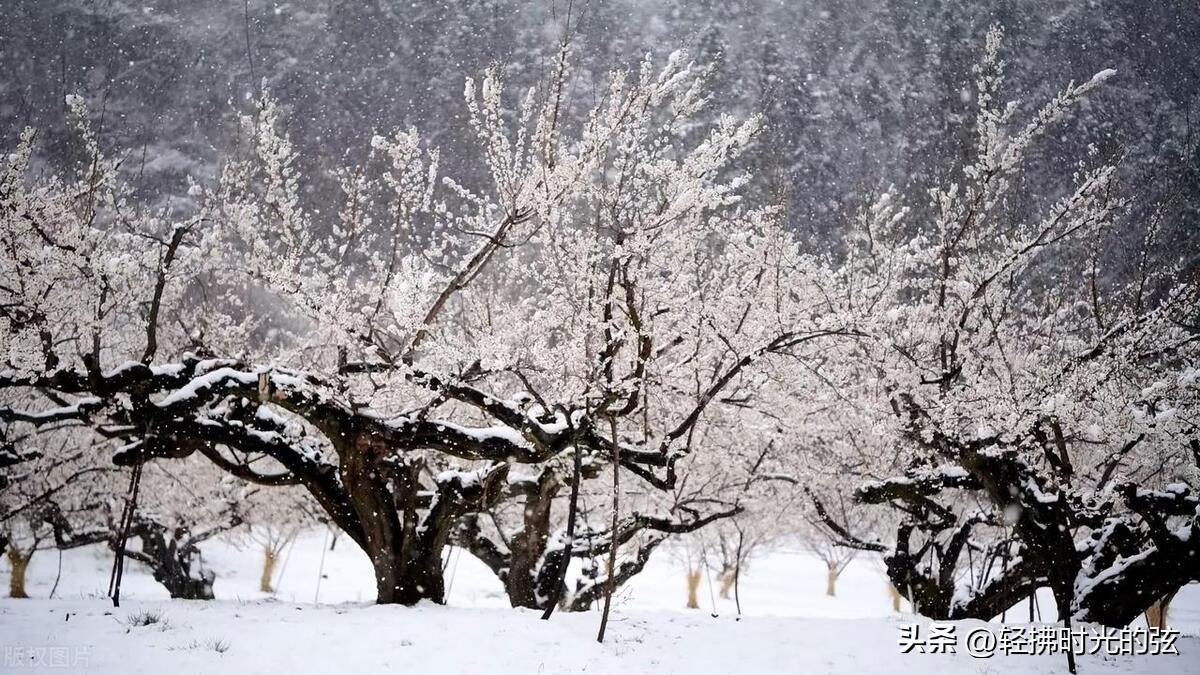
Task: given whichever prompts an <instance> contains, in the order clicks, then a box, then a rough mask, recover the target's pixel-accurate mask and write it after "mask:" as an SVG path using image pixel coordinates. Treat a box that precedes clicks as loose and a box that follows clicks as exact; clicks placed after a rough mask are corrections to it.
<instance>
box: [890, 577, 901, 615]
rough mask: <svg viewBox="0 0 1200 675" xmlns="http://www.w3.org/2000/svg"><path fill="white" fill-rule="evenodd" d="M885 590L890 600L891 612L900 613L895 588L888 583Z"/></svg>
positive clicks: (898, 597) (898, 599) (898, 593)
mask: <svg viewBox="0 0 1200 675" xmlns="http://www.w3.org/2000/svg"><path fill="white" fill-rule="evenodd" d="M887 590H888V597H889V598H891V600H892V611H893V612H897V613H898V612H899V611H900V591H898V590H896V586H895V585H894V584H892V582H890V581H889V582H888V585H887Z"/></svg>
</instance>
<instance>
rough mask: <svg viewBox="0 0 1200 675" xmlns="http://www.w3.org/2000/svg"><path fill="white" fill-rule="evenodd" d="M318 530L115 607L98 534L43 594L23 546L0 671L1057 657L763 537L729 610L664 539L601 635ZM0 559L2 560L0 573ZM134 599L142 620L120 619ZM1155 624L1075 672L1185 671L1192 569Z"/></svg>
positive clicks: (859, 671)
mask: <svg viewBox="0 0 1200 675" xmlns="http://www.w3.org/2000/svg"><path fill="white" fill-rule="evenodd" d="M325 536H326V535H324V534H323V533H321V532H316V533H311V534H309V535H307V536H304V537H301V538H300V539H299V540H298V541H297V542H296V543H295V545H294V546H293V547H292V548H291V549H290V550H289V551H287V552H285V554H284V558H283V560H282V561H281V562H280V566H279V568H278V569H277V580H276V586H277V589H278V592H277V593H276V595H275V596H273V597H272V596H268V595H266V594H263V593H259V592H258V591H257V585H258V578H259V573H260V561H261V558H260V556H261V553H260V552H259V550H258V549H257V548H256V547H254V546H253V545H252V544H248V543H246V544H243V545H242V546H241V547H240V548H239V547H236V546H234V545H232V544H230V543H227V542H211V543H210V544H208V545H207V547H206V551H207V553H206V562H207V563H208V564H209V565H210V566H211V567H212V568H213V569H214V570H216V571H217V573H218V577H217V583H216V586H215V589H216V593H217V597H218V600H216V601H213V602H194V601H192V602H189V601H178V600H169V599H167V597H166V593H165V591H164V590H163V589H162V587H161V586H159V585H158V584H157V583H155V582H154V580H153V579H152V578H151V577H150V576H149V574H148V573H147V572H146V570H144V569H143V568H141V567H140V566H139V565H138V564H137V563H132V562H131V563H129V566H128V568H127V570H126V575H125V583H124V586H123V590H122V595H123V602H122V603H121V607H120V608H119V609H114V608H113V607H112V606H111V603H110V602H109V601H108V600H107V599H105V598H104V597H103V595H104V591H105V589H106V588H107V584H108V572H109V567H110V565H111V563H112V559H111V555H110V554H108V553H107V552H106V551H104V550H103V549H100V548H91V549H83V550H79V551H72V552H68V553H66V554H65V555H64V556H63V558H62V571H61V577H60V580H59V585H58V589H57V591H56V594H55V599H52V600H50V599H46V598H47V596H48V595H49V592H50V589H51V587H52V585H53V583H54V580H55V576H56V574H57V572H58V554H57V552H55V551H43V552H39V553H38V554H37V555H35V556H34V559H33V563H32V565H31V567H30V570H29V580H28V581H29V582H28V590H29V593H30V595H32V596H34V599H31V600H10V599H7V598H5V599H3V600H0V648H2V649H3V653H0V672H95V673H122V674H124V673H155V674H157V673H211V672H229V673H243V672H246V673H272V674H278V673H286V674H288V675H298V674H301V673H342V672H347V673H374V672H400V673H578V672H588V673H613V672H619V673H622V675H629V674H633V673H688V674H703V673H758V672H764V673H844V672H852V673H855V675H868V674H870V673H922V674H926V673H928V674H932V675H936V674H940V673H1064V672H1066V665H1065V659H1064V657H1063V656H1062V655H1061V654H1058V655H1044V656H1023V655H1011V656H995V657H993V658H990V659H975V658H972V657H970V656H969V655H967V654H966V653H963V649H962V648H961V644H962V639H963V637H965V634H966V633H967V632H968V631H969V630H970V628H972V627H974V626H978V625H980V624H979V622H971V621H966V622H958V625H957V632H958V635H959V641H960V642H959V644H960V648H959V650H958V651H959V653H957V654H953V655H946V654H901V653H900V649H899V647H898V644H897V640H898V638H899V634H900V627H901V626H902V625H905V624H909V623H912V622H914V621H917V622H921V623H925V621H924V620H923V619H919V618H914V617H913V616H912V615H910V614H896V613H893V612H892V611H891V605H890V601H889V599H888V596H887V593H886V584H885V580H884V577H883V575H882V572H881V571H880V567H879V564H878V563H877V562H872V561H870V560H867V559H866V558H863V559H860V560H856V561H855V562H854V563H853V564H852V565H851V566H850V567H849V568H848V569H847V570H846V572H845V573H844V574H843V575H842V578H841V580H840V581H839V584H838V595H837V597H835V598H830V597H826V596H825V594H824V590H825V570H824V566H823V564H822V563H821V562H819V561H818V560H817V559H815V558H814V557H812V556H810V555H808V554H806V553H802V552H800V551H798V550H795V549H788V548H781V549H777V550H775V551H772V552H769V553H766V554H764V555H763V556H761V557H760V558H758V559H756V560H754V561H752V563H751V566H750V568H749V569H748V570H747V572H746V573H745V574H744V576H743V579H742V581H741V583H740V588H739V591H740V596H741V603H742V616H741V617H740V618H739V617H738V616H737V614H736V607H735V604H734V601H733V600H732V599H730V600H723V599H721V598H719V597H716V596H717V588H716V585H717V580H716V579H715V578H714V579H712V589H711V590H712V592H711V594H710V592H709V586H708V583H707V582H706V581H703V582H702V583H701V587H700V601H701V606H702V609H701V610H686V609H683V604H684V600H685V591H684V573H683V569H684V562H683V556H682V553H674V554H673V553H672V552H670V551H662V552H660V553H659V554H658V555H657V557H656V558H655V559H654V560H652V562H651V564H650V565H649V566H648V568H647V570H646V571H645V572H644V573H643V574H642V575H640V576H639V577H637V578H636V579H635V580H634V582H633V583H631V584H630V585H629V587H628V588H626V589H625V590H624V591H622V592H621V594H620V596H619V597H618V598H615V599H614V616H613V620H612V622H611V623H610V625H609V632H608V637H607V639H606V641H605V643H604V644H597V643H596V641H595V633H596V628H597V624H598V621H599V614H598V613H597V612H589V613H582V614H570V613H556V614H555V616H554V618H553V619H552V620H551V621H549V622H543V621H541V620H540V618H539V615H538V613H536V612H531V611H527V610H514V609H510V608H508V606H507V600H506V599H505V597H504V595H503V593H502V591H501V587H500V584H499V582H498V581H497V580H496V579H495V578H494V577H493V576H492V575H491V573H490V572H489V571H488V570H487V569H486V568H485V567H484V566H483V565H482V564H481V563H479V562H478V561H476V560H475V559H474V558H472V557H471V556H470V555H468V554H465V553H460V552H458V551H457V550H456V551H454V552H452V553H451V555H450V557H449V559H448V561H447V564H448V567H447V580H448V585H449V592H448V606H446V607H441V606H436V605H431V604H424V605H421V606H419V607H415V608H407V607H394V606H393V607H381V606H372V605H371V604H370V602H371V599H372V598H373V596H374V591H373V585H372V581H371V570H370V566H369V564H368V563H367V560H366V558H365V556H364V555H363V554H362V553H361V552H360V551H359V550H358V549H356V548H355V547H354V545H353V543H352V542H350V541H348V540H346V539H345V538H343V539H342V540H341V541H339V542H338V544H337V547H336V550H334V551H333V552H328V551H327V550H325V549H327V544H328V542H327V541H326V540H325ZM323 552H324V553H323ZM322 557H324V560H323V562H322ZM322 565H323V568H322ZM320 569H323V575H319V574H318V570H320ZM7 574H8V570H7V567H6V566H5V568H4V571H3V572H0V584H3V585H2V586H0V588H6V587H7V581H8V580H7ZM318 581H319V585H320V587H319V589H318ZM314 599H317V600H318V601H319V602H318V603H316V604H314ZM1038 609H1039V610H1040V617H1041V620H1043V621H1053V620H1054V618H1055V617H1054V608H1053V600H1052V599H1051V598H1049V597H1048V596H1043V597H1041V598H1040V600H1039V608H1038ZM1028 612H1029V609H1028V603H1022V604H1021V605H1020V606H1019V607H1017V608H1016V609H1015V610H1014V611H1013V613H1012V614H1010V615H1009V617H1008V618H1009V620H1010V621H1013V620H1018V621H1025V620H1027V619H1028ZM714 613H715V614H716V616H715V617H714V616H713V614H714ZM139 614H142V615H144V614H149V615H150V618H151V619H156V620H155V621H154V622H153V623H150V624H149V625H144V626H143V625H131V624H133V623H135V622H134V621H132V620H131V619H132V618H133V617H136V616H137V615H139ZM1171 624H1172V626H1173V627H1175V628H1178V629H1180V630H1181V631H1182V632H1183V634H1184V637H1183V638H1181V639H1180V640H1179V642H1178V649H1179V652H1180V655H1179V656H1142V657H1105V656H1084V657H1082V658H1081V666H1080V672H1081V673H1083V674H1084V675H1088V674H1090V673H1139V674H1140V673H1181V674H1182V673H1187V674H1190V675H1197V674H1198V673H1200V586H1197V585H1192V586H1191V587H1188V588H1185V589H1184V591H1183V592H1182V593H1180V595H1179V597H1178V598H1177V599H1176V602H1175V605H1174V606H1173V607H1172V614H1171Z"/></svg>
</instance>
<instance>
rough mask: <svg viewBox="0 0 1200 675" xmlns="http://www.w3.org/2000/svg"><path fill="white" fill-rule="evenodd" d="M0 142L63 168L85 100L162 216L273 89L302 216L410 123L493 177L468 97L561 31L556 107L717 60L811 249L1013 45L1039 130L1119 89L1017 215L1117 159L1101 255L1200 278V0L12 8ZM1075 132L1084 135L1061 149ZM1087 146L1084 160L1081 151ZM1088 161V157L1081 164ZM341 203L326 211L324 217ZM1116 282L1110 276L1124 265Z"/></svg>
mask: <svg viewBox="0 0 1200 675" xmlns="http://www.w3.org/2000/svg"><path fill="white" fill-rule="evenodd" d="M0 6H2V7H3V10H2V16H0V18H2V21H0V130H2V131H3V134H4V137H5V141H4V143H5V144H6V146H7V147H11V146H12V145H13V144H15V141H16V136H17V134H18V132H19V130H20V129H21V128H22V127H25V126H33V127H36V128H38V129H39V130H40V132H41V139H40V141H41V142H40V146H39V147H40V149H41V151H42V152H43V153H44V156H43V157H42V159H43V160H44V161H45V162H46V164H45V166H46V167H47V170H50V171H53V170H54V167H55V166H56V165H57V164H59V163H62V162H64V161H67V159H68V148H69V144H68V143H67V142H66V130H65V126H64V108H65V106H64V99H65V97H66V96H67V95H68V94H79V95H82V96H84V98H85V99H86V100H87V101H88V104H89V108H90V109H91V111H92V113H93V115H94V116H95V118H96V126H97V128H98V129H100V131H101V137H102V147H103V148H104V149H105V150H106V151H108V152H123V153H125V154H126V159H125V162H124V165H123V170H124V171H125V172H127V173H129V174H130V175H131V176H132V177H135V178H136V179H137V184H138V185H139V186H140V189H141V190H142V192H143V195H142V196H143V197H145V198H146V199H147V200H148V201H149V202H150V203H154V204H157V205H160V206H168V207H169V208H173V209H186V208H188V198H187V194H186V191H187V182H186V177H188V176H193V177H196V178H197V179H199V180H202V181H203V180H209V181H211V180H213V179H214V178H215V176H216V174H217V170H218V167H219V166H220V159H221V157H222V156H226V155H228V154H230V153H232V152H235V151H236V148H237V146H238V142H239V139H237V138H236V130H237V125H236V124H235V123H234V122H235V115H236V113H237V112H239V111H241V112H245V111H248V110H252V109H253V105H254V100H255V98H256V97H257V96H258V95H259V93H260V89H261V88H265V90H267V91H268V92H270V94H271V95H273V96H274V97H276V98H277V99H278V100H279V101H280V104H281V105H282V106H283V108H284V109H285V110H286V114H287V119H288V133H289V134H290V135H291V138H292V140H293V141H294V142H295V144H296V145H297V147H298V149H299V150H300V152H301V153H302V154H303V157H304V160H303V161H304V163H305V165H306V166H305V168H306V169H308V170H309V171H308V172H307V173H306V175H307V176H308V179H307V182H306V183H305V190H306V194H307V196H308V198H310V199H312V200H313V203H321V202H325V203H330V202H328V201H326V200H327V199H329V198H332V197H334V195H335V194H336V192H335V191H336V184H335V182H334V181H332V180H331V179H328V178H321V175H322V172H323V171H324V170H330V169H334V168H337V167H339V166H343V165H345V164H347V163H351V162H356V161H360V160H361V159H362V157H364V156H365V154H366V152H367V150H368V145H369V140H370V138H371V136H372V135H373V134H374V133H376V132H383V133H386V132H387V131H389V130H392V129H396V128H404V129H406V128H409V127H415V128H417V129H418V130H420V131H421V133H422V135H423V137H424V139H425V141H426V142H427V143H429V144H431V145H433V146H436V147H438V148H440V149H441V152H442V155H441V157H442V163H443V166H444V167H445V173H447V174H449V175H454V176H455V177H456V178H457V179H458V180H460V182H463V183H465V184H467V185H471V183H472V182H476V183H477V182H478V181H482V180H485V179H486V176H485V175H484V167H483V163H482V162H480V161H479V159H478V158H479V155H478V152H477V151H475V150H474V149H473V148H474V145H473V144H474V141H473V140H472V138H471V134H470V130H469V129H468V128H467V123H466V109H465V106H464V104H463V102H462V92H463V81H464V78H465V77H467V76H469V75H476V76H477V75H479V74H480V73H481V72H482V71H483V70H484V69H486V68H488V67H489V66H492V65H495V66H497V67H499V68H500V69H501V70H502V72H503V73H504V75H505V79H506V82H507V83H508V94H509V95H510V96H512V97H515V96H516V92H519V91H522V90H523V89H524V88H525V87H528V86H532V85H536V84H537V83H539V82H542V81H545V79H546V78H547V77H548V76H549V73H550V71H551V69H552V68H553V67H554V61H555V58H556V53H557V51H558V48H559V44H560V43H561V41H562V40H563V39H564V37H565V38H567V39H569V42H570V50H571V64H572V65H571V88H570V91H569V92H568V97H567V101H568V107H569V108H573V109H586V107H588V106H589V105H590V104H591V103H592V102H593V101H594V100H595V99H596V98H597V97H598V95H599V91H598V90H599V88H601V87H602V86H603V82H604V77H605V74H606V73H607V72H608V71H610V70H612V69H616V68H631V67H636V65H637V63H638V62H639V61H641V60H642V59H643V58H644V57H645V55H646V54H647V53H650V54H652V55H654V56H655V57H656V58H657V59H658V62H659V63H661V62H663V61H664V60H665V59H666V57H667V55H668V54H669V53H670V52H672V51H674V50H676V49H686V50H688V52H689V53H690V54H691V56H692V57H693V58H694V59H696V60H698V61H701V62H708V63H713V64H714V74H713V82H712V86H713V91H714V94H713V97H712V99H713V100H712V104H711V105H710V107H709V114H710V115H712V116H716V115H718V114H720V113H732V114H735V115H739V116H745V115H749V114H752V113H755V112H759V113H762V114H763V115H764V116H765V121H766V131H765V133H763V134H762V135H761V136H760V138H759V139H758V141H757V143H756V146H755V148H754V150H753V152H751V153H749V154H748V155H747V156H746V157H743V158H742V159H741V160H740V162H739V167H738V168H739V170H743V169H744V170H748V171H749V172H751V173H752V174H753V175H754V176H755V177H756V180H755V182H754V183H753V185H754V186H755V187H754V189H755V190H756V191H757V193H756V194H755V195H754V196H756V197H758V198H760V199H761V200H766V201H770V202H774V203H779V204H782V205H784V206H785V208H786V209H787V217H788V222H789V224H790V225H791V226H792V227H793V228H794V229H796V230H797V231H798V232H801V233H809V234H811V235H812V237H813V239H814V240H815V241H818V242H823V243H827V242H829V241H832V240H833V239H835V238H836V237H834V236H833V235H832V234H830V233H833V232H838V231H840V230H841V228H842V226H843V224H844V223H845V221H846V219H847V217H849V216H852V215H853V212H854V211H855V210H857V209H859V208H861V207H862V205H863V204H864V203H866V202H868V201H869V200H870V198H871V196H872V194H874V193H877V192H878V191H879V190H881V189H884V188H886V187H887V186H889V185H894V186H896V187H897V188H899V189H901V190H902V191H904V192H905V194H906V196H907V199H908V201H909V202H910V206H912V207H914V208H915V209H916V210H917V213H918V215H920V213H921V210H922V209H925V208H928V204H926V203H925V202H926V201H927V200H926V199H924V194H925V192H924V191H925V189H926V188H928V187H929V186H931V185H933V184H935V183H936V182H937V181H938V180H939V179H943V178H946V177H948V174H949V173H951V172H953V171H954V168H953V167H955V166H956V165H958V164H960V163H961V160H962V158H963V157H964V155H966V154H967V153H968V152H969V151H970V149H971V146H972V144H973V142H974V131H973V128H972V124H973V115H974V97H975V92H974V85H973V74H972V72H971V69H972V67H973V66H974V64H975V63H976V62H977V61H978V59H979V57H980V54H981V53H982V49H983V36H984V34H985V33H986V31H987V29H988V27H989V26H990V25H992V24H993V23H1000V24H1001V25H1003V26H1004V28H1005V31H1006V40H1005V47H1004V56H1005V59H1006V61H1007V63H1008V71H1007V81H1006V85H1005V88H1004V91H1005V93H1006V95H1007V96H1008V97H1009V98H1010V99H1011V98H1018V99H1020V101H1021V107H1020V113H1019V114H1018V116H1017V118H1016V119H1018V120H1020V119H1027V116H1028V115H1029V114H1032V112H1033V111H1035V110H1036V108H1037V106H1039V105H1040V104H1041V103H1042V102H1044V101H1045V100H1047V99H1048V98H1049V97H1051V96H1053V95H1054V93H1056V92H1057V91H1059V90H1061V89H1062V88H1063V87H1065V86H1066V85H1067V84H1068V83H1069V82H1070V81H1072V80H1074V81H1076V82H1081V81H1085V80H1087V79H1088V78H1090V77H1091V76H1092V75H1093V74H1094V73H1096V72H1097V71H1099V70H1102V69H1105V68H1115V69H1116V70H1117V71H1118V72H1117V76H1116V77H1114V78H1112V79H1111V80H1110V81H1109V83H1108V84H1107V85H1106V86H1105V87H1103V88H1101V90H1100V91H1099V93H1097V94H1095V95H1092V96H1091V97H1090V99H1089V100H1088V101H1087V102H1085V104H1084V106H1083V108H1082V109H1081V111H1079V112H1077V113H1075V114H1073V115H1072V116H1070V117H1069V119H1068V120H1067V121H1066V122H1065V123H1063V124H1062V125H1060V126H1058V127H1057V129H1058V130H1060V131H1061V133H1060V135H1059V136H1058V137H1057V138H1051V139H1047V142H1045V143H1042V144H1040V146H1039V147H1040V152H1041V153H1042V155H1043V157H1042V159H1043V160H1044V161H1040V162H1037V163H1036V166H1038V167H1040V168H1039V169H1035V170H1034V171H1031V172H1029V173H1027V174H1026V175H1025V176H1024V177H1023V180H1024V181H1026V183H1027V184H1028V187H1031V188H1032V189H1030V190H1026V191H1024V192H1023V194H1024V195H1025V196H1024V197H1023V199H1024V200H1027V201H1025V202H1024V203H1017V202H1014V203H1011V204H1006V205H1004V208H1006V209H1008V210H1009V212H1010V213H1011V214H1012V217H1013V218H1014V219H1018V218H1020V217H1021V216H1022V214H1023V213H1027V212H1030V211H1031V209H1033V208H1035V207H1036V206H1037V205H1038V204H1039V203H1044V202H1045V201H1047V200H1054V199H1056V198H1058V197H1060V196H1062V195H1063V194H1064V192H1066V191H1067V190H1068V189H1069V187H1070V183H1071V173H1072V170H1073V168H1074V167H1075V165H1074V164H1073V163H1072V162H1074V161H1075V160H1073V159H1068V158H1069V157H1079V156H1080V155H1081V154H1087V155H1089V156H1091V157H1092V158H1093V159H1094V160H1095V161H1096V162H1100V161H1104V160H1107V159H1111V158H1114V157H1116V158H1120V162H1121V171H1122V181H1123V183H1122V186H1123V189H1124V190H1125V191H1126V192H1127V193H1128V194H1130V195H1132V196H1135V197H1136V198H1137V201H1136V203H1135V204H1134V205H1133V207H1132V209H1131V211H1130V221H1131V222H1132V223H1133V225H1132V226H1131V227H1128V228H1123V230H1122V233H1121V234H1120V235H1118V236H1115V237H1114V238H1113V240H1112V241H1110V242H1107V243H1106V244H1105V245H1106V246H1108V247H1109V248H1110V249H1111V252H1112V253H1113V254H1115V255H1112V256H1110V259H1111V260H1112V261H1114V262H1113V265H1114V266H1115V267H1117V268H1119V267H1121V266H1122V265H1123V264H1126V263H1128V264H1133V261H1132V258H1133V257H1134V256H1132V255H1129V256H1125V255H1122V252H1123V251H1124V250H1127V249H1128V248H1130V247H1133V246H1137V245H1139V243H1140V239H1141V237H1142V236H1143V234H1144V232H1145V231H1146V228H1148V227H1150V226H1151V223H1155V224H1157V226H1159V227H1161V234H1160V237H1161V240H1162V242H1163V243H1164V245H1166V246H1170V247H1172V248H1174V249H1176V250H1178V251H1179V252H1180V255H1181V256H1182V257H1183V258H1184V264H1185V266H1187V267H1191V268H1193V269H1194V268H1195V267H1197V265H1200V254H1198V253H1197V251H1200V227H1198V226H1197V223H1198V217H1200V215H1198V214H1200V179H1198V175H1200V149H1198V148H1200V145H1198V144H1197V139H1196V136H1197V135H1198V133H1200V130H1198V129H1197V124H1198V123H1200V102H1198V97H1197V94H1198V92H1200V2H1197V0H1155V1H1154V2H1143V1H1141V0H1050V1H1044V0H1004V1H1001V2H982V1H979V0H969V1H965V2H964V1H959V0H727V1H719V2H718V1H710V0H701V1H684V0H575V1H574V2H567V1H566V0H533V1H528V2H522V1H518V0H462V1H460V2H422V1H405V2H400V1H396V0H295V1H292V2H276V1H274V0H248V1H247V0H143V1H141V2H128V1H125V0H2V2H0ZM1067 139H1070V140H1067ZM1080 139H1082V142H1083V143H1086V144H1087V148H1085V149H1081V148H1080V147H1079V145H1080V143H1081V140H1080ZM1081 150H1082V152H1081ZM333 211H334V209H330V210H329V213H330V216H331V217H332V215H333ZM1118 271H1119V270H1118Z"/></svg>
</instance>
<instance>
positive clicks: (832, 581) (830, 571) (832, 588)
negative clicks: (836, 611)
mask: <svg viewBox="0 0 1200 675" xmlns="http://www.w3.org/2000/svg"><path fill="white" fill-rule="evenodd" d="M838 574H839V572H838V570H837V567H835V566H834V565H830V564H828V563H826V565H825V595H828V596H829V597H831V598H833V597H837V580H838Z"/></svg>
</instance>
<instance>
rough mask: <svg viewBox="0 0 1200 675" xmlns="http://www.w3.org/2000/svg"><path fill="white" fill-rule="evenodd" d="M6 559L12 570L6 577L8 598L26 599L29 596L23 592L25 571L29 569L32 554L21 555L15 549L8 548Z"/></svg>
mask: <svg viewBox="0 0 1200 675" xmlns="http://www.w3.org/2000/svg"><path fill="white" fill-rule="evenodd" d="M7 557H8V564H9V566H10V567H11V568H12V574H11V575H10V576H9V577H8V597H10V598H28V597H29V594H27V593H26V592H25V571H26V570H28V569H29V561H30V559H32V558H33V552H32V551H30V552H29V553H28V554H25V555H22V554H21V552H20V551H18V550H17V549H16V548H10V549H8V552H7Z"/></svg>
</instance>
